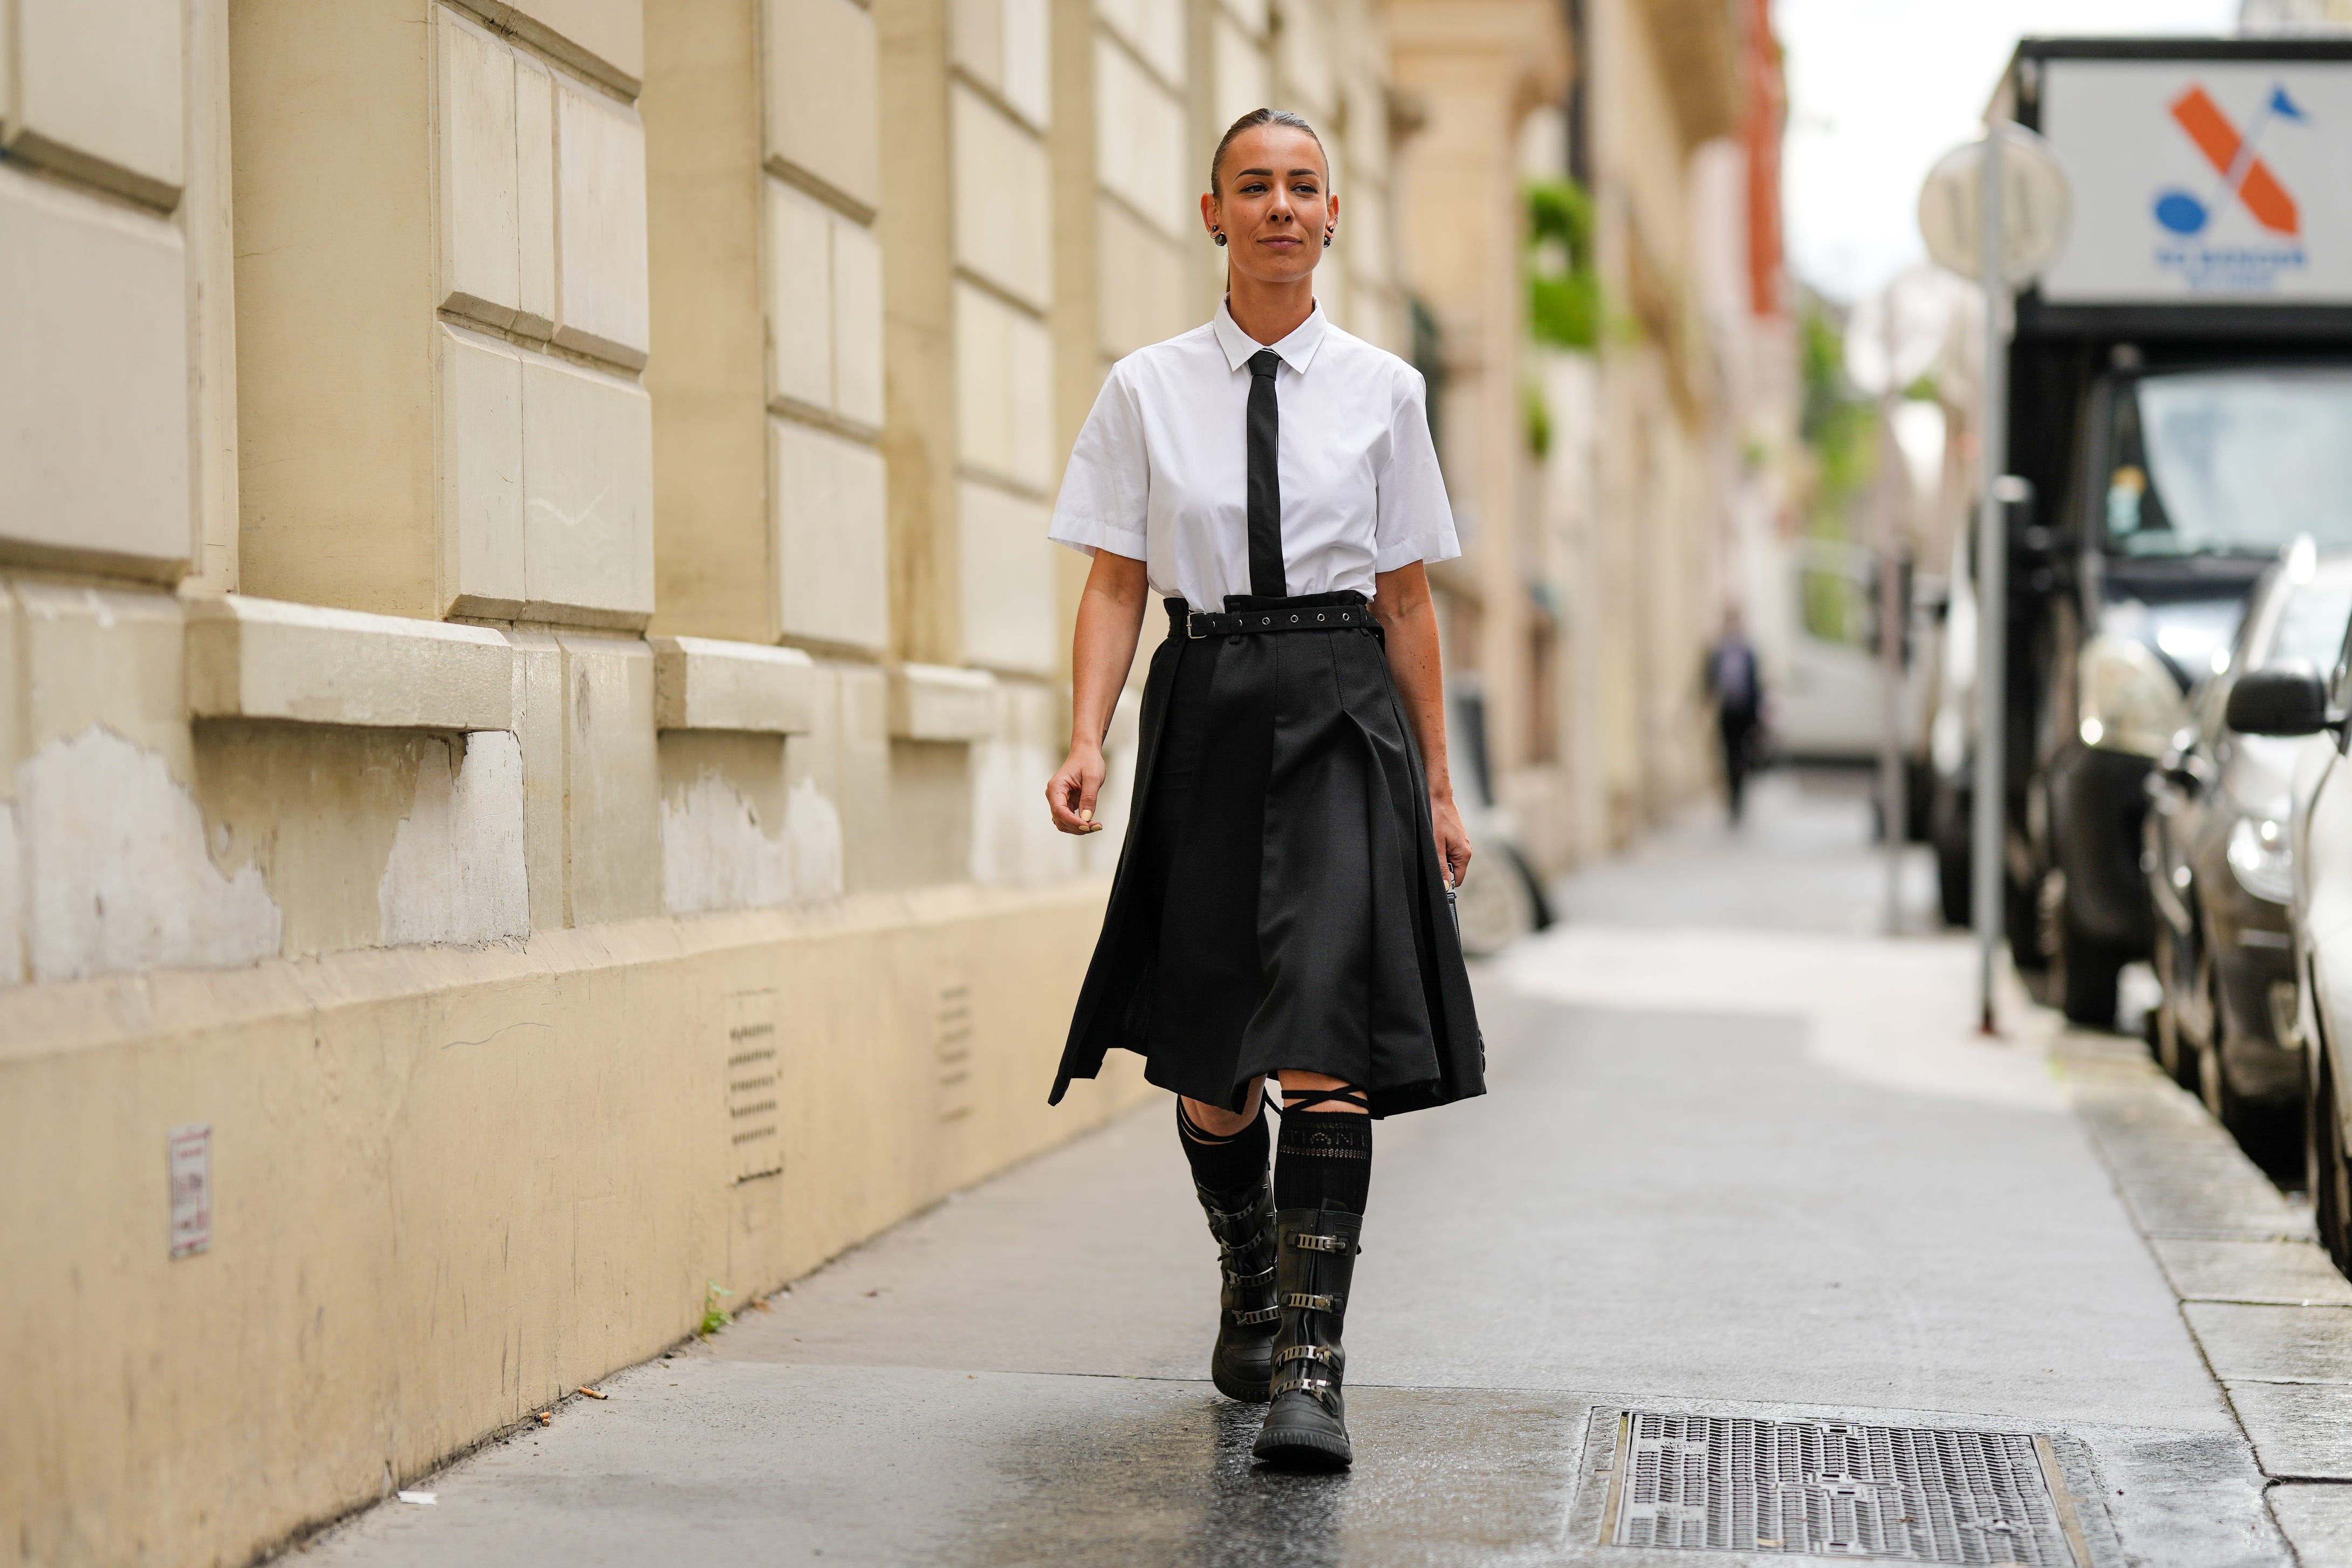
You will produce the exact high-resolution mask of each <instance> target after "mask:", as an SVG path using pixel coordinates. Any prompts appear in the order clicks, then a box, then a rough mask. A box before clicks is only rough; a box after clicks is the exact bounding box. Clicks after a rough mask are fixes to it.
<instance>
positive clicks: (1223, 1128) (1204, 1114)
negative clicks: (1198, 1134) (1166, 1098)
mask: <svg viewBox="0 0 2352 1568" xmlns="http://www.w3.org/2000/svg"><path fill="white" fill-rule="evenodd" d="M1264 1083H1265V1080H1264V1079H1263V1078H1259V1079H1253V1080H1252V1081H1251V1082H1250V1086H1249V1093H1248V1095H1247V1097H1245V1098H1244V1100H1243V1101H1242V1104H1243V1106H1244V1109H1242V1110H1240V1111H1228V1110H1226V1109H1225V1108H1224V1107H1223V1105H1212V1104H1210V1103H1208V1102H1207V1101H1205V1100H1194V1099H1192V1098H1191V1097H1189V1096H1186V1095H1179V1096H1178V1097H1177V1098H1178V1099H1180V1100H1181V1101H1182V1102H1183V1109H1184V1119H1185V1120H1186V1121H1188V1122H1190V1123H1192V1125H1194V1126H1195V1127H1198V1128H1200V1129H1201V1131H1202V1132H1203V1133H1206V1134H1208V1135H1209V1136H1211V1137H1213V1138H1230V1137H1232V1136H1233V1135H1234V1134H1236V1133H1238V1132H1240V1131H1241V1130H1242V1129H1243V1128H1244V1127H1246V1126H1248V1125H1249V1124H1251V1123H1252V1122H1255V1121H1256V1120H1257V1116H1258V1099H1257V1097H1258V1090H1259V1088H1260V1086H1262V1085H1263V1084H1264Z"/></svg>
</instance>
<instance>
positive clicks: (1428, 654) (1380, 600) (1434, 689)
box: [1372, 561, 1470, 883]
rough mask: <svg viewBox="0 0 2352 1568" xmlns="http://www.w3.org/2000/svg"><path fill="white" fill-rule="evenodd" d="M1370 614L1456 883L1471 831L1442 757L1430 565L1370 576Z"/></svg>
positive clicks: (1440, 847)
mask: <svg viewBox="0 0 2352 1568" xmlns="http://www.w3.org/2000/svg"><path fill="white" fill-rule="evenodd" d="M1373 586H1374V588H1375V589H1376V593H1375V595H1374V597H1373V599H1372V614H1373V616H1374V617H1375V618H1377V619H1378V620H1379V622H1380V623H1381V628H1382V630H1383V631H1384V632H1386V633H1387V637H1388V650H1389V673H1390V674H1391V675H1393V676H1395V677H1396V686H1397V695H1399V696H1401V697H1402V698H1403V699H1404V712H1405V718H1406V721H1407V722H1408V723H1410V724H1411V725H1412V737H1413V739H1414V740H1415V741H1417V742H1419V743H1420V746H1421V765H1422V768H1423V771H1425V772H1426V773H1427V774H1428V776H1429V814H1430V816H1431V818H1432V819H1433V821H1434V822H1435V825H1436V830H1437V852H1438V854H1439V855H1440V856H1441V857H1443V858H1444V862H1445V875H1446V880H1447V881H1449V882H1453V883H1460V882H1461V880H1462V873H1464V872H1465V871H1468V870H1469V869H1470V835H1469V834H1468V833H1467V832H1465V831H1463V827H1462V812H1461V810H1459V809H1458V808H1457V807H1456V806H1455V805H1454V772H1453V769H1452V768H1451V767H1450V766H1449V765H1448V763H1447V759H1446V755H1445V673H1444V670H1443V669H1442V668H1441V667H1440V660H1439V656H1438V652H1437V606H1436V605H1435V604H1434V603H1433V602H1432V601H1431V600H1430V597H1429V569H1428V568H1427V567H1426V566H1424V565H1423V564H1422V563H1421V562H1420V561H1414V562H1413V563H1412V565H1411V566H1401V567H1399V568H1397V569H1396V570H1394V571H1384V572H1381V574H1380V575H1379V576H1378V577H1377V578H1375V579H1374V580H1373Z"/></svg>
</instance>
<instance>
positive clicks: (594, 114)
mask: <svg viewBox="0 0 2352 1568" xmlns="http://www.w3.org/2000/svg"><path fill="white" fill-rule="evenodd" d="M555 171H556V174H555V191H556V194H555V234H556V241H555V244H556V266H555V286H556V300H555V340H556V341H557V342H559V343H561V344H562V345H563V346H564V347H565V348H567V349H575V350H579V351H580V352H581V353H583V354H593V355H594V356H596V357H597V358H598V359H602V360H610V361H613V362H614V364H617V365H626V366H627V367H629V368H630V369H631V370H637V369H640V368H642V367H643V366H644V364H645V362H646V344H647V342H648V340H649V334H648V332H647V319H646V316H647V300H648V294H647V283H646V130H645V126H644V124H643V123H642V122H641V121H640V120H638V119H637V116H636V111H635V110H629V109H624V108H622V107H621V106H620V105H619V104H617V103H614V101H613V100H612V99H609V98H606V97H605V96H604V94H602V93H600V92H595V91H593V90H591V89H587V88H584V87H581V86H579V85H578V84H576V83H574V82H572V81H570V80H568V79H567V78H563V77H562V76H558V77H557V78H555Z"/></svg>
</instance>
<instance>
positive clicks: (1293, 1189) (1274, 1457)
mask: <svg viewBox="0 0 2352 1568" xmlns="http://www.w3.org/2000/svg"><path fill="white" fill-rule="evenodd" d="M1282 1103H1283V1112H1282V1142H1281V1145H1280V1148H1279V1150H1278V1151H1277V1153H1276V1157H1275V1162H1274V1192H1275V1209H1276V1213H1275V1217H1274V1218H1275V1230H1276V1253H1275V1270H1276V1277H1275V1290H1276V1294H1277V1297H1278V1299H1279V1301H1281V1304H1282V1323H1281V1328H1280V1331H1279V1332H1278V1333H1276V1335H1275V1341H1274V1377H1273V1381H1272V1383H1271V1384H1270V1385H1269V1390H1268V1391H1269V1393H1270V1394H1271V1395H1272V1396H1273V1401H1274V1402H1273V1404H1272V1405H1271V1406H1268V1407H1267V1410H1266V1413H1265V1426H1264V1427H1262V1428H1260V1429H1259V1432H1258V1436H1257V1443H1256V1445H1255V1448H1253V1450H1252V1451H1253V1452H1254V1453H1255V1454H1256V1456H1257V1457H1258V1458H1261V1459H1264V1460H1265V1461H1266V1462H1267V1463H1269V1464H1273V1465H1278V1466H1282V1467H1285V1468H1287V1469H1338V1468H1339V1467H1340V1466H1342V1465H1347V1464H1350V1463H1353V1462H1354V1459H1355V1449H1354V1448H1353V1447H1352V1445H1351V1444H1350V1443H1349V1438H1348V1419H1347V1408H1346V1406H1345V1404H1344V1403H1343V1401H1342V1398H1341V1395H1340V1382H1341V1375H1342V1374H1343V1373H1344V1372H1345V1370H1346V1367H1347V1361H1348V1358H1347V1352H1346V1351H1345V1350H1344V1349H1343V1348H1342V1347H1341V1345H1340V1343H1339V1332H1340V1329H1341V1327H1342V1325H1343V1324H1344V1322H1345V1321H1346V1316H1347V1311H1348V1293H1349V1290H1350V1288H1351V1286H1352V1284H1353V1281H1354V1276H1355V1267H1356V1253H1357V1251H1358V1249H1359V1246H1358V1238H1359V1237H1360V1235H1361V1233H1362V1230H1363V1224H1364V1221H1363V1213H1364V1198H1365V1197H1366V1195H1367V1194H1368V1193H1369V1192H1370V1189H1371V1182H1372V1118H1371V1113H1370V1105H1369V1104H1367V1103H1366V1096H1365V1094H1364V1092H1363V1091H1361V1090H1360V1089H1357V1088H1355V1087H1354V1086H1352V1085H1350V1084H1349V1083H1348V1082H1345V1081H1344V1080H1341V1079H1338V1078H1333V1077H1330V1076H1329V1075H1328V1074H1326V1073H1320V1072H1296V1071H1287V1072H1285V1073H1283V1074H1282Z"/></svg>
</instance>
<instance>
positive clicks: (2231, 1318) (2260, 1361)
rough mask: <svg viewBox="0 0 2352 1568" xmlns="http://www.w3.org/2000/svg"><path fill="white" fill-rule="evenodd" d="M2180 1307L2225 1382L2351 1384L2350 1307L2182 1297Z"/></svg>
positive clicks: (2214, 1368) (2199, 1342)
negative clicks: (2277, 1305) (2296, 1305)
mask: <svg viewBox="0 0 2352 1568" xmlns="http://www.w3.org/2000/svg"><path fill="white" fill-rule="evenodd" d="M2180 1313H2181V1316H2183V1317H2185V1318H2187V1319H2188V1320H2189V1328H2190V1329H2192V1330H2194V1331H2195V1332H2196V1334H2197V1343H2198V1344H2199V1345H2200V1347H2201V1348H2202V1349H2203V1350H2204V1352H2205V1359H2206V1361H2207V1362H2208V1363H2209V1364H2211V1366H2212V1368H2213V1375H2214V1376H2216V1377H2218V1378H2220V1379H2221V1380H2222V1381H2223V1382H2224V1383H2241V1382H2247V1383H2278V1382H2292V1383H2342V1384H2352V1307H2336V1306H2327V1307H2275V1306H2243V1305H2240V1304H2239V1303H2237V1302H2234V1301H2187V1302H2183V1303H2182V1305H2181V1308H2180Z"/></svg>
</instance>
